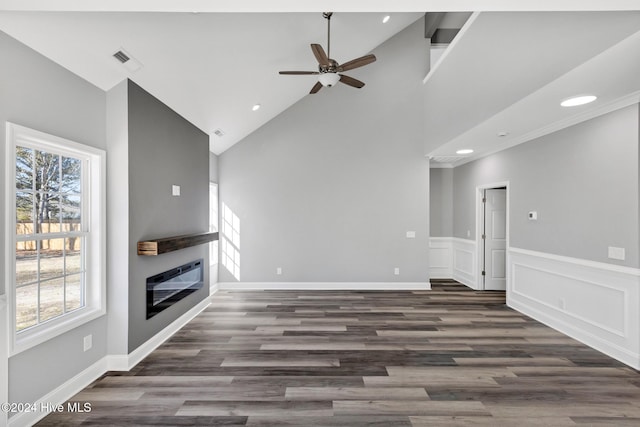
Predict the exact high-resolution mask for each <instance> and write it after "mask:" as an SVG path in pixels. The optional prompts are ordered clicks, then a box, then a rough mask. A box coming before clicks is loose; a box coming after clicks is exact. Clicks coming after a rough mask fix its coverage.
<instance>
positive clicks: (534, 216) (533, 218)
mask: <svg viewBox="0 0 640 427" xmlns="http://www.w3.org/2000/svg"><path fill="white" fill-rule="evenodd" d="M528 218H529V221H537V220H538V211H531V212H529V215H528Z"/></svg>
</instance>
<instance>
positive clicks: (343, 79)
mask: <svg viewBox="0 0 640 427" xmlns="http://www.w3.org/2000/svg"><path fill="white" fill-rule="evenodd" d="M340 83H344V84H346V85H349V86H353V87H356V88H358V89H360V88H361V87H362V86H364V83H363V82H361V81H360V80H358V79H354V78H353V77H349V76H345V75H344V74H340Z"/></svg>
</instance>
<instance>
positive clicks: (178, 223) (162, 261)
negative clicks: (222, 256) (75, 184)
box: [128, 81, 209, 353]
mask: <svg viewBox="0 0 640 427" xmlns="http://www.w3.org/2000/svg"><path fill="white" fill-rule="evenodd" d="M128 122H129V338H128V343H129V348H128V350H129V353H130V352H132V351H134V350H135V349H136V348H138V347H139V346H140V345H141V344H143V343H144V342H145V341H147V340H148V339H150V338H152V337H153V336H154V335H156V334H157V333H158V332H160V331H162V330H163V329H164V328H165V327H167V326H168V325H169V324H170V323H172V322H173V321H174V320H176V319H177V318H178V317H180V316H181V315H182V314H184V313H185V312H187V311H188V310H189V309H191V308H192V307H193V306H195V305H196V304H197V303H198V302H200V301H202V300H203V299H204V298H206V297H207V296H208V295H209V287H208V286H206V285H205V286H203V287H202V289H200V290H198V291H197V292H195V293H193V294H191V295H189V296H187V297H186V298H184V299H183V300H181V301H178V302H177V303H176V304H174V305H173V306H171V307H169V308H167V309H166V310H164V311H162V312H161V313H159V314H157V315H156V316H154V317H152V318H151V319H146V279H147V277H150V276H153V275H155V274H158V273H162V272H163V271H166V270H169V269H171V268H174V267H179V266H180V265H182V264H186V263H187V262H190V261H194V260H196V259H199V258H202V259H203V260H204V261H205V262H204V263H203V266H204V268H205V275H204V283H205V284H208V283H209V268H208V265H209V263H208V262H206V260H207V259H208V256H209V249H208V248H209V246H208V245H199V246H194V247H191V248H186V249H181V250H178V251H175V252H170V253H166V254H162V255H159V256H155V257H144V256H138V255H137V249H136V245H137V242H138V241H141V240H148V239H157V238H162V237H171V236H180V235H184V234H191V233H202V232H207V231H208V230H209V155H208V153H209V136H208V135H207V134H206V133H204V132H202V131H201V130H199V129H198V128H196V127H195V126H194V125H192V124H191V123H189V122H188V121H187V120H185V119H184V118H183V117H181V116H179V115H178V114H177V113H175V112H174V111H173V110H171V109H170V108H169V107H167V106H166V105H164V104H163V103H162V102H160V101H159V100H158V99H156V98H154V97H153V96H152V95H150V94H149V93H147V92H146V91H145V90H144V89H142V88H141V87H140V86H138V85H136V84H135V83H133V82H131V81H129V87H128ZM172 185H179V186H180V187H181V189H180V192H181V195H180V196H179V197H176V196H172V195H171V188H172Z"/></svg>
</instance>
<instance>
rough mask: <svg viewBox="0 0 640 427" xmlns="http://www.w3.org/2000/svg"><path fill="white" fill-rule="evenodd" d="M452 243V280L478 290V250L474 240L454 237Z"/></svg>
mask: <svg viewBox="0 0 640 427" xmlns="http://www.w3.org/2000/svg"><path fill="white" fill-rule="evenodd" d="M451 241H452V257H453V260H452V264H453V279H454V280H457V281H458V282H460V283H462V284H464V285H466V286H468V287H470V288H471V289H476V290H478V289H480V286H479V285H478V274H477V273H478V272H477V270H478V268H477V265H476V264H477V261H476V260H477V259H478V249H477V245H476V242H475V240H467V239H460V238H457V237H454V238H452V239H451Z"/></svg>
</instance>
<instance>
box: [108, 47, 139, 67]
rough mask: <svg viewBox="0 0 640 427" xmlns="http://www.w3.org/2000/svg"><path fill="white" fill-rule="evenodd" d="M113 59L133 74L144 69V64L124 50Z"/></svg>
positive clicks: (114, 55)
mask: <svg viewBox="0 0 640 427" xmlns="http://www.w3.org/2000/svg"><path fill="white" fill-rule="evenodd" d="M113 57H114V58H116V59H117V60H118V62H120V63H121V64H122V65H123V66H124V68H126V69H127V70H129V71H131V72H135V71H138V70H139V69H140V68H142V64H141V63H140V61H138V60H137V59H135V58H134V57H133V56H131V55H130V54H129V53H127V52H125V51H124V49H120V50H119V51H117V52H116V53H114V54H113Z"/></svg>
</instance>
